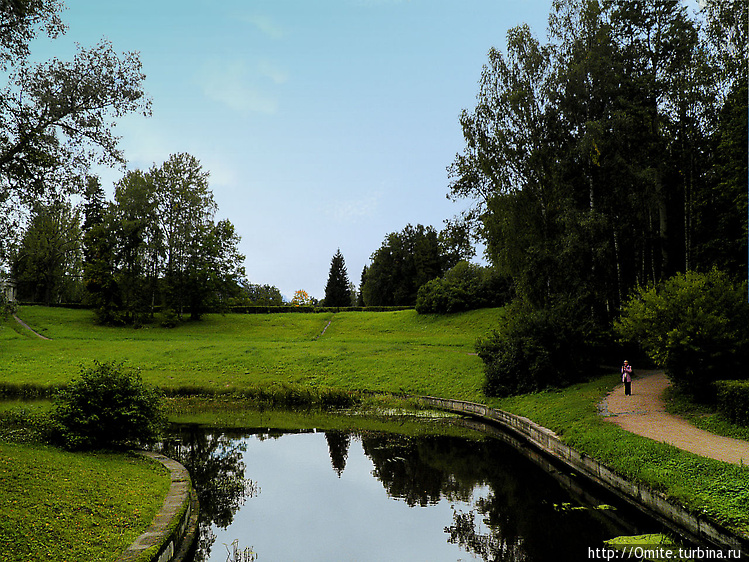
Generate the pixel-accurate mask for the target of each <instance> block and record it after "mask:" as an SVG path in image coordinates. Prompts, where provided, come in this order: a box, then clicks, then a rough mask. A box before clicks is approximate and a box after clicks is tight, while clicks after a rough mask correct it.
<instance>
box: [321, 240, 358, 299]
mask: <svg viewBox="0 0 749 562" xmlns="http://www.w3.org/2000/svg"><path fill="white" fill-rule="evenodd" d="M349 285H350V281H349V279H348V273H347V272H346V262H345V261H344V259H343V254H341V249H340V248H339V249H338V251H337V252H336V253H335V255H334V256H333V258H332V259H331V260H330V273H329V274H328V282H327V284H326V285H325V300H324V301H323V305H324V306H351V299H352V297H353V295H352V293H351V289H350V288H349Z"/></svg>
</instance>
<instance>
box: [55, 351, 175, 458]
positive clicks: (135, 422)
mask: <svg viewBox="0 0 749 562" xmlns="http://www.w3.org/2000/svg"><path fill="white" fill-rule="evenodd" d="M159 401H160V397H159V395H158V393H157V392H155V391H154V390H151V389H149V388H147V387H146V386H145V385H144V384H143V382H142V380H141V377H140V374H139V373H138V372H136V371H133V370H126V369H123V368H122V366H121V365H117V364H115V363H99V362H98V361H95V362H94V367H92V368H83V369H82V370H81V376H80V378H79V379H77V380H74V381H73V382H72V383H71V384H70V385H69V386H68V387H67V388H65V389H63V390H62V391H60V392H59V394H58V395H57V396H56V398H55V403H54V408H53V411H52V419H53V422H54V423H55V425H56V433H57V434H58V438H59V440H60V441H61V442H62V444H63V445H64V446H65V447H66V448H68V449H72V450H80V449H105V448H108V449H109V448H123V447H130V446H133V445H139V444H147V443H150V442H153V441H154V440H155V439H156V437H157V436H158V434H159V431H160V429H161V425H162V423H163V419H162V414H161V410H160V404H159Z"/></svg>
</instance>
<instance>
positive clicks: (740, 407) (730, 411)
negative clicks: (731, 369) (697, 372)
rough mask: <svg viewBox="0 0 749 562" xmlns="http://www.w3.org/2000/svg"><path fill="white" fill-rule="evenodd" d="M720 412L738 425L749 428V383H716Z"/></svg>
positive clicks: (742, 381)
mask: <svg viewBox="0 0 749 562" xmlns="http://www.w3.org/2000/svg"><path fill="white" fill-rule="evenodd" d="M715 387H716V388H717V391H718V411H720V413H722V414H723V415H724V416H726V417H727V418H728V419H729V420H731V422H733V423H735V424H736V425H744V426H749V381H746V380H741V381H716V382H715Z"/></svg>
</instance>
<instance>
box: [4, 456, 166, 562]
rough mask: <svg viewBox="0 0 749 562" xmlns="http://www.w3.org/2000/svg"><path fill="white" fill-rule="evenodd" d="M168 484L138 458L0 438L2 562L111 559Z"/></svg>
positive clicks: (147, 519)
mask: <svg viewBox="0 0 749 562" xmlns="http://www.w3.org/2000/svg"><path fill="white" fill-rule="evenodd" d="M169 486H170V478H169V475H168V472H167V470H166V469H165V468H164V467H163V466H162V465H161V464H159V463H155V462H153V461H150V460H147V459H144V458H142V457H138V456H130V455H125V454H104V453H96V454H94V453H88V454H83V453H68V452H65V451H60V450H59V449H55V448H52V447H46V446H41V445H25V444H24V445H19V444H11V443H2V442H0V514H2V516H1V517H0V561H2V562H29V561H30V560H58V561H60V562H63V561H67V562H80V561H81V560H86V561H110V560H117V559H118V558H119V556H120V554H121V553H122V551H124V550H125V549H126V548H127V547H128V546H129V545H130V544H131V543H132V542H133V541H134V540H135V538H136V537H138V536H139V535H140V534H141V533H142V532H143V531H144V530H145V529H146V528H147V527H148V526H149V525H150V524H151V521H153V518H154V516H155V515H156V513H157V512H158V510H159V509H160V507H161V505H162V503H163V501H164V497H165V496H166V493H167V492H168V490H169Z"/></svg>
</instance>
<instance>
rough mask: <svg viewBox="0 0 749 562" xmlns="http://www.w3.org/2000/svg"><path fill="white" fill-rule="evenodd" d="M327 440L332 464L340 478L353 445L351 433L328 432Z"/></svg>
mask: <svg viewBox="0 0 749 562" xmlns="http://www.w3.org/2000/svg"><path fill="white" fill-rule="evenodd" d="M325 440H326V441H327V442H328V452H329V453H330V464H332V465H333V470H335V472H336V474H338V477H339V478H340V477H341V474H343V470H344V469H345V468H346V460H347V459H348V449H349V445H350V444H351V433H350V432H346V431H326V432H325Z"/></svg>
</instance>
